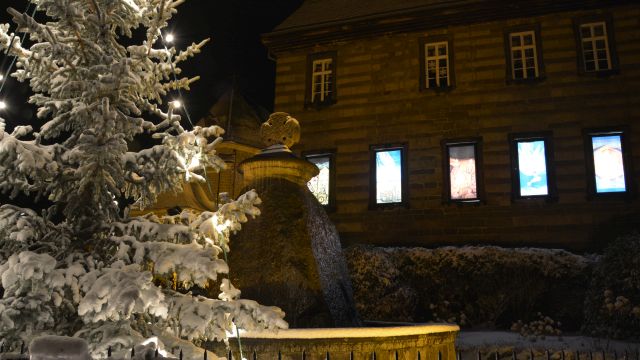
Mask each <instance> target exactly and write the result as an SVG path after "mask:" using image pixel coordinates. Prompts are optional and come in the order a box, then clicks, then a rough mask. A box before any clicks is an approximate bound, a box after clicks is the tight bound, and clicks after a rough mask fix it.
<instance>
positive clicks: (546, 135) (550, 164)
mask: <svg viewBox="0 0 640 360" xmlns="http://www.w3.org/2000/svg"><path fill="white" fill-rule="evenodd" d="M508 138H509V150H510V157H511V199H512V201H514V202H517V201H518V200H525V201H529V200H534V199H541V200H545V201H547V202H554V201H557V200H558V184H557V179H556V171H555V170H556V169H555V158H554V144H553V133H552V132H551V131H540V132H525V133H511V134H509V136H508ZM527 140H529V141H540V140H542V141H544V156H545V164H546V170H547V194H546V195H524V196H523V195H522V194H521V192H520V191H521V187H520V173H519V169H520V166H519V158H518V142H520V141H527Z"/></svg>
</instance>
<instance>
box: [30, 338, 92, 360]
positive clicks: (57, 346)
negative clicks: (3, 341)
mask: <svg viewBox="0 0 640 360" xmlns="http://www.w3.org/2000/svg"><path fill="white" fill-rule="evenodd" d="M29 355H30V359H31V360H60V359H64V360H89V359H91V356H90V355H89V347H88V345H87V342H86V341H84V340H82V339H79V338H72V337H66V336H53V335H49V336H42V337H38V338H35V339H34V340H33V341H32V342H31V345H29Z"/></svg>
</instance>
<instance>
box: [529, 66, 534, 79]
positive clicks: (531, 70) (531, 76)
mask: <svg viewBox="0 0 640 360" xmlns="http://www.w3.org/2000/svg"><path fill="white" fill-rule="evenodd" d="M535 77H536V69H534V68H532V69H527V78H528V79H533V78H535Z"/></svg>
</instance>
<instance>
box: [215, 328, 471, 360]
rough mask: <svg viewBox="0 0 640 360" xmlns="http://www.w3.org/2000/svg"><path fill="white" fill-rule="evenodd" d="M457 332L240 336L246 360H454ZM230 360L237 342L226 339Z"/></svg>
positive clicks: (343, 331)
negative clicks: (230, 354)
mask: <svg viewBox="0 0 640 360" xmlns="http://www.w3.org/2000/svg"><path fill="white" fill-rule="evenodd" d="M459 330H460V328H459V327H458V326H457V325H451V324H428V325H407V326H393V327H361V328H313V329H287V330H279V331H278V332H277V333H269V332H245V333H241V334H240V339H241V343H242V351H243V356H244V358H246V359H249V360H253V359H297V360H303V359H304V360H311V359H331V360H335V359H338V360H342V359H344V360H352V359H376V360H385V359H393V360H396V359H412V360H416V359H421V360H455V348H454V344H455V339H456V335H457V334H458V332H459ZM229 345H230V351H231V353H232V358H233V359H240V356H239V352H238V341H237V339H236V338H229ZM227 356H228V355H227Z"/></svg>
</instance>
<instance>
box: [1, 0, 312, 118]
mask: <svg viewBox="0 0 640 360" xmlns="http://www.w3.org/2000/svg"><path fill="white" fill-rule="evenodd" d="M1 3H2V5H0V8H1V9H0V23H10V17H9V15H8V14H7V12H6V11H5V8H6V7H8V6H11V7H13V8H15V9H16V10H18V11H20V12H22V11H24V9H25V7H26V4H27V3H26V1H25V0H2V1H1ZM301 3H302V0H268V1H265V0H226V1H225V0H188V1H187V2H185V3H184V4H183V5H181V6H180V7H179V8H178V10H179V12H178V14H177V15H176V16H175V17H174V18H173V20H172V22H171V23H170V25H169V29H170V31H172V32H173V34H174V35H175V37H176V41H175V45H176V47H177V48H178V49H180V48H184V47H186V46H188V45H190V44H191V43H192V42H197V41H200V40H202V39H205V38H207V37H209V38H211V42H210V43H209V44H207V46H206V47H205V49H204V50H203V52H202V53H201V54H199V55H198V56H197V57H196V58H194V59H191V60H189V61H188V62H185V63H184V64H183V66H182V68H183V70H184V73H183V74H185V75H200V77H201V79H200V81H198V82H197V83H195V84H193V85H192V87H191V91H190V92H189V93H187V94H186V95H185V99H184V101H185V102H186V104H187V106H188V109H189V111H190V113H191V116H192V118H193V119H194V121H196V120H198V119H200V118H201V117H202V116H204V115H205V114H206V113H207V111H208V109H209V107H210V106H211V105H213V103H214V102H215V101H216V99H217V98H218V97H219V96H220V95H221V94H222V93H223V92H224V91H225V89H228V88H229V86H230V85H231V84H232V83H233V81H234V79H235V81H236V84H237V86H238V87H239V89H240V90H241V91H242V93H243V94H244V95H245V96H246V97H247V98H248V99H249V100H250V101H252V102H254V103H256V104H258V105H261V106H263V107H264V108H266V109H267V110H269V111H271V110H273V95H274V74H275V63H274V62H273V61H272V60H270V59H269V56H268V54H267V50H266V49H265V47H264V46H263V45H262V44H261V42H260V34H262V33H266V32H269V31H271V30H272V29H273V28H274V27H275V26H276V25H278V24H279V23H280V22H282V21H283V20H284V19H285V18H286V17H287V16H288V15H289V14H291V13H292V12H293V11H294V10H295V9H296V8H297V7H298V6H300V4H301ZM11 29H12V30H13V29H14V27H13V26H12V28H11ZM1 63H4V64H5V65H4V68H3V69H2V72H3V73H4V72H5V71H6V68H7V67H8V61H4V54H1V55H0V64H1ZM29 94H30V91H29V88H28V87H27V86H26V85H23V84H20V83H17V82H16V81H13V80H12V79H9V80H8V81H7V84H6V86H5V89H4V90H3V91H2V93H1V94H0V98H2V99H3V100H5V101H6V102H7V104H8V105H9V106H10V107H11V108H10V109H7V111H5V112H3V114H2V116H3V118H5V120H6V121H7V122H8V123H9V125H13V124H14V123H20V124H24V123H25V122H29V120H30V119H32V118H33V114H34V113H35V111H34V108H32V107H30V106H28V105H25V103H26V101H27V98H28V96H29Z"/></svg>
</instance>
